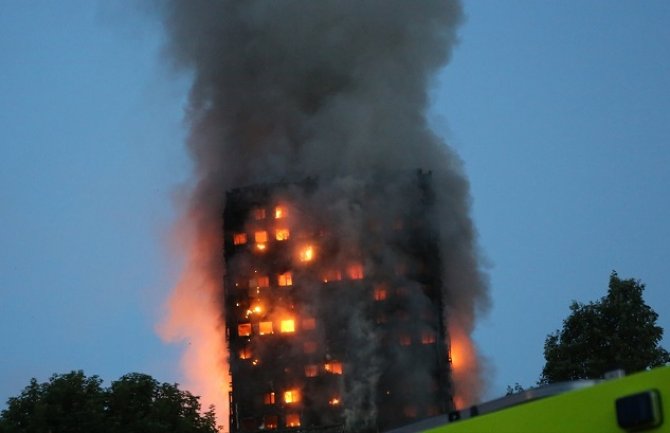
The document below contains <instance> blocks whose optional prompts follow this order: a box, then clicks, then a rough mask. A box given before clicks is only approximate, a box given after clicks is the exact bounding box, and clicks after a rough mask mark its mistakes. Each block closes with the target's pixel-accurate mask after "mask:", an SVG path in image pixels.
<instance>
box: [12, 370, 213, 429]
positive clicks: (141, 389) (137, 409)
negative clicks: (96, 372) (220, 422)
mask: <svg viewBox="0 0 670 433" xmlns="http://www.w3.org/2000/svg"><path fill="white" fill-rule="evenodd" d="M101 383H102V381H101V380H100V379H99V378H98V377H97V376H92V377H86V376H85V375H84V373H83V372H82V371H73V372H71V373H68V374H62V375H58V374H56V375H54V376H52V377H51V379H49V381H48V382H45V383H41V384H39V383H37V381H36V380H35V379H32V380H31V381H30V384H29V385H28V386H27V387H26V388H25V389H24V390H23V392H21V394H20V395H19V396H17V397H12V398H10V399H9V401H8V402H7V403H8V405H7V409H5V410H3V411H2V413H1V414H0V433H42V432H50V433H78V432H81V433H84V432H86V433H121V432H123V433H167V432H170V433H172V432H176V433H215V432H216V431H217V430H216V422H215V415H214V411H213V409H210V410H209V411H208V412H206V413H205V414H201V413H200V402H199V400H198V398H197V397H194V396H193V395H191V394H190V393H188V392H186V391H181V390H179V388H177V386H176V385H171V384H168V383H162V384H161V383H159V382H158V381H156V380H155V379H153V378H152V377H151V376H148V375H145V374H139V373H131V374H127V375H125V376H123V377H121V378H120V379H119V380H117V381H115V382H112V384H111V386H110V387H109V388H103V387H102V386H101Z"/></svg>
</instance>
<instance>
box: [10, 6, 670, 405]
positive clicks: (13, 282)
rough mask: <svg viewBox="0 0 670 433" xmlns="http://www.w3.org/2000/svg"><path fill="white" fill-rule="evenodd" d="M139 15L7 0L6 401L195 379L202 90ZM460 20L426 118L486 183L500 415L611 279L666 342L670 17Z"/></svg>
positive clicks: (668, 10)
mask: <svg viewBox="0 0 670 433" xmlns="http://www.w3.org/2000/svg"><path fill="white" fill-rule="evenodd" d="M132 3H135V2H130V1H126V2H103V1H100V2H95V1H90V0H65V1H61V2H57V3H56V2H52V1H46V0H41V1H40V0H35V1H30V2H27V1H19V0H0V55H1V57H0V59H1V60H0V62H1V67H0V146H2V155H3V157H2V158H1V159H0V185H1V187H0V245H2V248H1V249H0V338H1V341H2V346H1V347H2V349H1V351H0V353H1V356H0V401H2V402H4V401H6V399H7V398H8V397H10V396H13V395H17V394H18V393H19V392H20V391H21V389H22V388H23V387H24V386H25V385H27V384H28V381H29V380H30V378H31V377H36V378H37V379H38V380H46V379H48V377H49V376H50V375H51V374H52V373H56V372H59V373H63V372H68V371H70V370H73V369H83V370H84V371H85V372H86V373H87V374H97V375H100V376H101V377H102V378H104V379H106V380H107V381H110V380H114V379H117V378H118V377H120V376H121V375H123V374H125V373H129V372H133V371H139V372H144V373H148V374H151V375H152V376H154V377H155V378H157V379H158V380H161V381H167V382H182V381H183V377H182V374H181V372H180V369H179V358H180V354H181V352H182V349H183V346H180V345H179V344H171V345H168V344H165V343H163V342H162V341H161V340H160V338H159V337H158V335H157V334H156V332H155V326H156V324H157V322H158V321H159V319H160V317H161V313H162V308H163V306H164V302H165V301H166V299H167V296H168V294H169V292H170V289H171V287H172V286H173V285H174V283H175V281H176V279H177V276H178V275H179V270H180V266H181V262H180V254H179V251H180V249H179V244H178V242H177V241H176V240H175V239H174V238H173V237H172V235H171V232H170V229H171V227H172V225H173V223H174V221H175V218H176V217H177V215H178V214H179V203H180V197H181V196H182V193H181V192H180V191H183V188H184V185H186V184H187V182H188V180H189V175H190V170H191V163H190V161H189V157H188V155H187V152H186V150H185V147H184V145H183V141H184V137H185V134H186V126H185V124H184V122H183V115H184V108H185V102H186V97H187V92H188V87H189V77H188V75H187V74H184V73H177V72H175V71H174V70H172V69H170V67H169V65H168V64H167V62H166V61H165V59H164V58H163V56H162V53H161V47H162V43H163V37H164V36H163V31H162V28H161V25H160V23H159V22H158V20H157V19H156V18H155V17H153V16H152V15H151V14H150V13H148V12H147V11H143V10H141V8H138V7H133V6H132ZM464 7H465V13H466V16H467V18H466V21H465V22H464V24H463V25H462V26H461V28H460V32H459V34H460V43H459V45H458V46H457V48H456V50H455V52H454V55H453V58H452V61H451V63H450V64H448V65H447V66H446V67H445V69H444V70H443V71H442V73H441V74H440V75H439V76H438V77H436V85H435V87H434V88H433V89H432V90H431V95H432V99H433V104H432V108H431V111H430V112H429V113H428V116H429V118H430V119H431V123H432V124H433V127H434V128H435V130H436V131H437V132H438V133H439V134H440V135H441V136H443V137H444V138H445V140H446V142H447V143H449V145H450V146H452V147H453V148H454V149H455V150H456V151H457V153H458V154H459V155H460V156H461V158H462V159H463V162H464V166H465V171H466V173H467V176H468V178H469V179H470V182H471V189H472V190H471V193H472V200H473V217H474V220H475V225H476V227H477V229H478V231H479V244H480V246H481V249H482V251H483V254H484V256H485V257H486V262H487V268H488V273H489V277H490V290H491V299H492V305H491V309H490V312H489V314H488V315H487V316H486V317H484V318H482V319H481V320H480V322H479V325H478V328H477V331H476V333H475V339H476V342H477V344H478V346H479V348H480V350H481V352H482V353H483V354H484V356H485V357H486V358H487V364H488V369H489V371H490V374H489V377H490V382H489V388H488V392H487V393H486V397H487V398H495V397H497V396H500V395H502V394H504V392H505V388H506V386H507V385H513V384H514V383H515V382H518V383H520V384H521V385H523V386H532V385H534V384H535V382H536V381H537V380H538V378H539V375H540V372H541V370H542V366H543V362H544V359H543V354H542V350H543V344H544V339H545V337H546V335H547V334H548V333H550V332H552V331H554V330H556V329H558V328H560V326H561V322H562V320H563V319H564V318H565V317H566V316H567V314H568V312H569V310H568V306H569V305H570V302H571V301H572V300H578V301H582V302H587V301H592V300H597V299H598V298H600V297H601V296H603V295H605V293H606V291H607V283H608V279H609V274H610V272H611V271H612V270H616V271H617V272H618V273H619V276H621V277H623V278H628V277H635V278H639V279H641V280H642V281H643V282H644V283H646V285H647V290H646V292H645V299H646V301H647V303H648V304H649V305H651V306H652V308H654V309H655V310H656V312H657V313H659V315H660V317H659V325H661V326H662V327H664V328H665V329H666V330H668V332H670V296H668V294H667V287H668V282H667V269H668V265H667V262H668V260H669V259H670V242H669V240H670V194H669V190H670V146H669V144H670V143H669V137H670V25H669V24H668V23H670V2H667V1H664V0H658V1H641V2H633V1H619V2H606V1H602V0H601V1H585V0H580V1H576V0H575V1H572V2H540V1H531V0H528V1H508V2H494V1H467V2H465V5H464ZM183 344H188V343H187V342H185V343H183ZM663 345H664V347H665V348H666V349H668V348H670V347H669V346H670V338H669V337H667V336H666V338H665V341H664V343H663ZM2 407H4V403H3V404H0V408H2Z"/></svg>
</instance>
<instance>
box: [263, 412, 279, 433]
mask: <svg viewBox="0 0 670 433" xmlns="http://www.w3.org/2000/svg"><path fill="white" fill-rule="evenodd" d="M277 419H278V417H277V415H265V416H264V417H263V425H264V426H265V428H266V429H268V430H276V429H277V424H278V421H277Z"/></svg>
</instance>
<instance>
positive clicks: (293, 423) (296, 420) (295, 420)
mask: <svg viewBox="0 0 670 433" xmlns="http://www.w3.org/2000/svg"><path fill="white" fill-rule="evenodd" d="M286 427H300V415H298V414H297V413H287V414H286Z"/></svg>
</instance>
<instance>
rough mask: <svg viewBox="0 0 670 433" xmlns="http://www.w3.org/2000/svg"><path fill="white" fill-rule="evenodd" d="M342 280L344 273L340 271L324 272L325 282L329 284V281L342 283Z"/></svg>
mask: <svg viewBox="0 0 670 433" xmlns="http://www.w3.org/2000/svg"><path fill="white" fill-rule="evenodd" d="M341 279H342V272H340V271H339V270H338V269H330V270H327V271H326V272H324V274H323V282H324V283H327V282H329V281H340V280H341Z"/></svg>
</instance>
